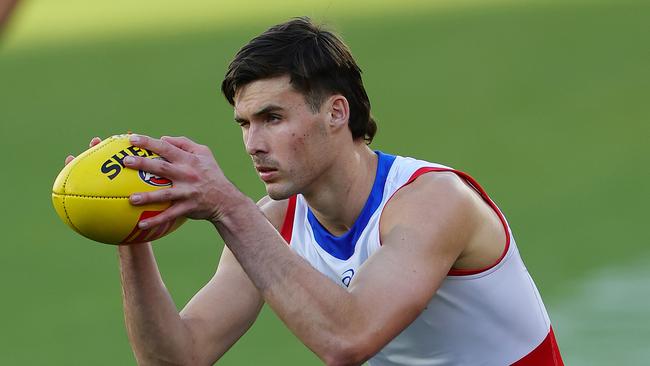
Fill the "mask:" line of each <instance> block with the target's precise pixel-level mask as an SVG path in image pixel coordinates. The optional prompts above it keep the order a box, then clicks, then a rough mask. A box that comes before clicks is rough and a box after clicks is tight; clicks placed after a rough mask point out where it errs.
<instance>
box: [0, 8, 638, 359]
mask: <svg viewBox="0 0 650 366" xmlns="http://www.w3.org/2000/svg"><path fill="white" fill-rule="evenodd" d="M132 3H136V2H127V1H117V2H107V3H104V5H102V6H103V7H102V8H96V7H95V5H92V8H91V7H90V5H88V3H87V2H82V1H79V0H77V1H73V0H67V1H59V2H51V1H50V2H48V1H44V0H32V1H31V2H26V3H25V4H23V5H24V6H23V7H22V8H19V9H18V10H19V12H18V13H17V14H16V17H15V18H14V19H13V21H12V23H11V24H10V25H11V26H10V27H9V29H8V30H7V32H5V34H4V37H3V38H4V40H3V43H2V44H0V136H2V144H0V154H1V155H0V156H2V164H3V169H2V179H1V180H0V188H1V189H2V192H4V194H5V196H4V197H3V207H4V210H3V213H2V214H1V215H2V220H1V221H0V222H2V231H3V236H2V241H1V243H2V255H0V278H1V279H2V280H1V283H2V289H3V291H2V301H1V302H0V313H1V314H3V315H4V321H3V324H2V331H1V332H0V364H2V365H5V364H6V365H44V364H47V365H128V364H133V363H134V361H133V357H132V355H131V350H130V347H129V345H128V342H127V339H126V335H125V330H124V325H123V320H122V311H121V299H120V287H119V274H118V270H117V258H116V253H115V248H112V247H110V246H105V245H100V244H95V243H92V242H89V241H87V240H85V239H83V238H81V237H79V236H77V235H76V234H74V233H73V232H72V231H71V230H69V229H68V228H67V227H66V226H65V225H64V224H63V223H61V222H60V221H59V219H58V218H57V216H56V214H55V212H54V210H53V208H52V205H51V202H50V192H51V186H52V183H53V180H54V178H55V176H56V174H57V173H58V171H59V170H60V168H61V166H62V162H63V158H64V157H65V156H66V155H67V154H68V153H75V154H76V153H78V152H80V151H82V150H83V149H84V148H85V146H86V145H87V143H88V140H89V139H90V138H91V137H93V136H96V135H97V136H108V135H112V134H117V133H123V132H125V131H127V130H133V131H136V132H140V133H145V134H150V135H154V136H158V135H161V134H169V135H175V134H176V135H186V136H188V137H191V138H194V139H196V140H197V141H199V142H201V143H204V144H207V145H209V146H211V147H212V148H213V151H214V153H215V156H216V157H217V159H218V160H219V162H220V164H221V166H222V167H223V168H224V170H225V172H226V174H227V175H228V176H229V177H230V178H231V180H232V181H233V182H235V183H236V184H237V186H238V187H240V189H242V190H243V191H244V192H246V193H247V194H249V195H251V196H252V197H259V196H261V195H262V194H263V186H262V185H261V184H260V182H259V181H258V179H257V177H256V175H255V172H254V171H253V169H252V168H251V165H250V160H249V158H248V157H247V156H246V154H245V152H244V150H243V148H242V144H241V140H240V132H239V130H238V128H237V127H236V125H235V124H234V123H232V122H231V120H232V110H231V108H230V106H229V105H228V104H227V103H226V102H225V101H224V99H223V98H222V97H221V95H220V94H219V89H218V86H219V83H220V81H221V77H222V76H223V72H224V70H225V66H226V65H227V63H228V61H229V60H230V58H231V57H232V55H233V54H234V53H235V52H236V51H237V49H238V48H239V47H240V46H241V45H242V44H243V43H245V42H246V41H247V40H249V39H250V38H252V37H253V36H255V35H256V34H258V33H260V32H261V31H263V30H264V29H265V28H267V27H268V26H270V25H272V24H274V23H277V22H280V21H283V20H285V19H287V18H288V17H291V16H298V15H305V14H306V15H311V16H313V17H314V18H315V19H318V20H324V21H326V22H328V23H330V24H332V25H334V26H335V28H336V29H338V30H339V31H341V32H342V33H343V35H344V38H345V39H346V41H347V42H348V44H349V45H350V47H351V48H352V51H353V53H354V54H355V55H356V57H357V61H358V62H359V63H360V65H361V66H362V68H363V69H364V72H365V73H364V75H365V83H366V87H367V89H368V92H369V94H370V97H371V100H372V102H373V111H374V115H375V117H376V118H377V120H378V121H379V127H380V129H379V134H378V136H377V138H376V142H375V143H374V144H373V146H374V147H375V148H377V149H382V150H386V151H388V152H391V153H397V154H401V155H413V156H417V157H419V158H423V159H427V160H432V161H438V162H441V163H445V164H448V165H452V166H454V167H456V168H458V169H461V170H464V171H467V172H469V173H470V174H472V175H473V176H474V177H475V178H476V179H477V180H479V181H480V182H481V183H482V184H483V186H484V187H485V188H486V189H487V190H488V191H489V192H491V195H492V196H493V198H494V199H495V201H497V203H498V204H499V205H500V206H501V208H502V210H503V211H504V212H505V213H506V215H507V216H508V218H509V221H510V223H511V226H512V228H513V230H514V232H515V236H516V237H517V242H518V245H519V247H520V251H521V253H522V256H523V258H524V261H525V262H526V263H527V266H528V269H529V271H530V272H531V274H532V276H533V278H534V279H535V281H536V283H537V285H538V288H539V289H540V291H541V293H542V296H543V297H544V300H545V302H546V304H547V307H548V310H549V313H550V316H551V319H552V320H553V324H554V329H555V331H556V334H557V337H558V342H559V344H560V348H561V350H562V353H563V356H564V358H565V362H566V364H567V365H612V364H620V365H644V364H647V362H648V361H647V360H650V310H649V309H650V286H649V285H648V278H650V270H649V269H648V268H650V248H648V244H649V243H650V237H649V235H648V234H647V232H646V231H645V229H646V228H647V221H648V214H647V207H648V204H649V203H650V187H649V184H648V181H649V179H650V171H649V169H648V168H649V167H650V164H649V163H650V158H649V155H650V148H649V145H650V144H649V143H650V123H649V121H650V103H648V95H649V94H648V92H649V91H650V52H648V45H649V44H650V3H648V2H645V1H638V2H631V1H630V2H628V1H577V0H575V1H531V2H526V4H527V5H525V6H523V5H520V4H521V2H514V1H487V0H486V1H460V2H451V1H439V2H427V1H407V2H397V1H395V2H391V1H378V2H371V1H369V0H368V1H361V2H355V3H354V4H352V5H350V4H347V2H345V1H342V0H336V1H330V2H316V1H311V2H310V1H306V2H305V1H303V2H299V1H288V2H286V5H283V6H281V7H277V6H270V5H268V4H269V3H268V2H261V1H258V2H252V3H249V4H247V5H244V4H242V5H241V7H240V4H238V3H241V2H237V3H233V4H237V5H236V6H235V5H228V6H224V7H221V5H218V6H217V5H207V4H204V3H202V2H199V1H188V2H185V3H183V4H184V5H183V7H182V8H180V5H178V4H179V2H171V1H164V2H153V1H151V0H146V1H140V2H137V4H138V5H137V6H136V5H133V4H132ZM215 3H216V2H215ZM108 4H111V5H110V6H109V5H108ZM374 4H379V5H374ZM251 14H252V15H251ZM222 245H223V243H222V242H221V241H220V240H219V239H218V238H217V237H216V235H215V233H214V230H213V229H212V228H211V227H210V225H208V224H205V223H202V222H189V223H188V224H186V225H185V226H184V227H182V228H181V229H180V230H179V231H177V232H176V233H174V234H172V235H171V236H169V237H167V238H164V239H162V240H160V241H159V242H157V243H156V245H155V248H156V254H157V257H158V260H159V264H160V267H161V270H162V273H163V276H164V278H165V282H166V284H167V286H168V288H169V289H170V291H171V292H172V294H173V296H174V298H175V300H176V302H177V304H178V305H179V306H182V305H183V304H184V303H185V302H186V301H187V300H188V299H189V298H190V297H191V296H192V294H194V292H195V291H196V290H197V289H198V288H199V287H200V286H202V285H203V283H204V282H205V281H206V280H207V279H208V278H209V277H210V276H211V274H212V273H213V271H214V267H215V265H216V263H217V259H218V256H219V253H220V251H221V247H222ZM222 364H224V365H262V364H263V365H287V364H290V365H317V364H319V362H318V360H317V359H316V358H315V357H314V356H313V355H312V354H311V353H310V352H309V351H308V350H307V349H306V348H305V347H304V346H302V344H301V343H300V342H299V341H297V340H296V339H295V337H293V336H292V335H291V333H289V332H288V331H287V330H286V329H285V328H284V326H283V325H282V323H281V322H280V321H279V320H278V319H277V318H276V317H275V316H274V315H273V313H272V312H270V311H269V310H268V309H265V310H264V312H263V313H262V315H261V316H260V319H259V321H258V323H256V325H255V326H254V327H253V328H252V330H251V331H250V332H249V333H248V334H247V335H246V336H244V338H243V339H242V340H241V341H240V342H239V343H238V344H236V345H235V346H234V348H233V349H232V350H231V352H230V353H228V354H227V355H226V356H225V357H224V359H223V363H222Z"/></svg>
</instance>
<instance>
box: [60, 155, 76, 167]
mask: <svg viewBox="0 0 650 366" xmlns="http://www.w3.org/2000/svg"><path fill="white" fill-rule="evenodd" d="M73 159H74V156H72V155H68V156H67V157H66V158H65V163H64V164H63V165H68V164H70V162H71V161H72V160H73Z"/></svg>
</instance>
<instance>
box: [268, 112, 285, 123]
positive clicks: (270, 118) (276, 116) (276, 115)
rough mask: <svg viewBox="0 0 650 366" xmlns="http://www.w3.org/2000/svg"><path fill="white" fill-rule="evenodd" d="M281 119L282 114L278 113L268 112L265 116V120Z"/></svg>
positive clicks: (276, 120) (275, 120)
mask: <svg viewBox="0 0 650 366" xmlns="http://www.w3.org/2000/svg"><path fill="white" fill-rule="evenodd" d="M281 120H282V116H280V115H279V114H275V113H269V114H268V116H267V117H266V122H271V123H273V122H280V121H281Z"/></svg>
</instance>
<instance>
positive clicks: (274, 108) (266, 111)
mask: <svg viewBox="0 0 650 366" xmlns="http://www.w3.org/2000/svg"><path fill="white" fill-rule="evenodd" d="M281 110H284V108H282V107H281V106H279V105H277V104H269V105H266V106H264V107H263V108H262V109H260V110H258V111H257V112H255V113H253V117H261V116H264V115H266V114H269V113H271V112H276V111H281ZM235 121H236V122H240V123H241V122H248V120H247V119H246V118H242V117H239V116H238V115H235Z"/></svg>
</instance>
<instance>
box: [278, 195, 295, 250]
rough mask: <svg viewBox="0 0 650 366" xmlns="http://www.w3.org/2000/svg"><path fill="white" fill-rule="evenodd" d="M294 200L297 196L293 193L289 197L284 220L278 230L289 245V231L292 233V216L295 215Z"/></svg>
mask: <svg viewBox="0 0 650 366" xmlns="http://www.w3.org/2000/svg"><path fill="white" fill-rule="evenodd" d="M296 200H297V197H296V196H295V195H293V196H291V197H289V205H288V206H287V213H286V214H285V216H284V222H283V223H282V228H281V230H280V234H282V237H283V238H284V240H285V241H286V242H287V244H289V245H291V233H293V218H294V217H295V215H296Z"/></svg>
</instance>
